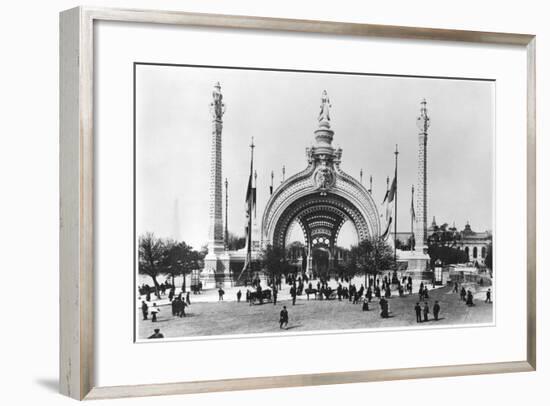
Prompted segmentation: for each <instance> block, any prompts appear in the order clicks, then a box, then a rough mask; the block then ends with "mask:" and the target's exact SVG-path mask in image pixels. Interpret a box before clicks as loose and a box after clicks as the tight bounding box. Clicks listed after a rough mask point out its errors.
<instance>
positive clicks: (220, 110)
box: [210, 82, 225, 121]
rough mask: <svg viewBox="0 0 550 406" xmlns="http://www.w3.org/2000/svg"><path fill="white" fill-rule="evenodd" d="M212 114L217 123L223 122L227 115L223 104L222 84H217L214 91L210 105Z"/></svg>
mask: <svg viewBox="0 0 550 406" xmlns="http://www.w3.org/2000/svg"><path fill="white" fill-rule="evenodd" d="M210 113H211V114H212V118H213V119H214V120H217V121H221V120H222V116H223V115H224V114H225V103H224V102H223V95H222V87H221V85H220V82H216V84H215V85H214V90H213V91H212V102H211V103H210Z"/></svg>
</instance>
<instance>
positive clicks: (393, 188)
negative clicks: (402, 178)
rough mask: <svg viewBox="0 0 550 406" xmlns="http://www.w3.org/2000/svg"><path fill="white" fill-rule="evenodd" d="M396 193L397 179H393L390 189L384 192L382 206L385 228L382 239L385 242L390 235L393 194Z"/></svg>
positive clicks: (393, 203) (393, 204)
mask: <svg viewBox="0 0 550 406" xmlns="http://www.w3.org/2000/svg"><path fill="white" fill-rule="evenodd" d="M396 191H397V178H396V177H394V178H393V181H392V183H391V187H390V188H389V189H388V190H387V191H386V195H385V196H384V201H383V202H382V205H385V209H386V210H385V212H386V227H385V229H384V233H382V239H383V240H386V239H387V238H388V237H389V235H390V230H391V226H392V224H393V217H394V215H393V214H394V213H393V212H394V206H395V194H396Z"/></svg>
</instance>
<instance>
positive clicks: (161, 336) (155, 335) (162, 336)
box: [147, 328, 164, 338]
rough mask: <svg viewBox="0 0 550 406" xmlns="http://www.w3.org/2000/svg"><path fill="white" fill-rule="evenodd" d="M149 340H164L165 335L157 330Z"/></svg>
mask: <svg viewBox="0 0 550 406" xmlns="http://www.w3.org/2000/svg"><path fill="white" fill-rule="evenodd" d="M147 338H164V334H162V333H161V332H160V329H158V328H156V329H155V332H154V333H153V334H152V335H150V336H149V337H147Z"/></svg>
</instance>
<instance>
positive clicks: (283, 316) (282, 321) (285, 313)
mask: <svg viewBox="0 0 550 406" xmlns="http://www.w3.org/2000/svg"><path fill="white" fill-rule="evenodd" d="M283 325H284V326H285V328H286V327H287V326H288V310H286V306H283V310H281V315H280V318H279V328H283Z"/></svg>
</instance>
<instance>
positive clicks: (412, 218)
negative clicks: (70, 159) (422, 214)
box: [409, 185, 416, 251]
mask: <svg viewBox="0 0 550 406" xmlns="http://www.w3.org/2000/svg"><path fill="white" fill-rule="evenodd" d="M415 216H416V213H415V212H414V185H412V186H411V238H410V239H409V241H410V244H411V251H412V250H413V245H414V244H413V242H414V218H415Z"/></svg>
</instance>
